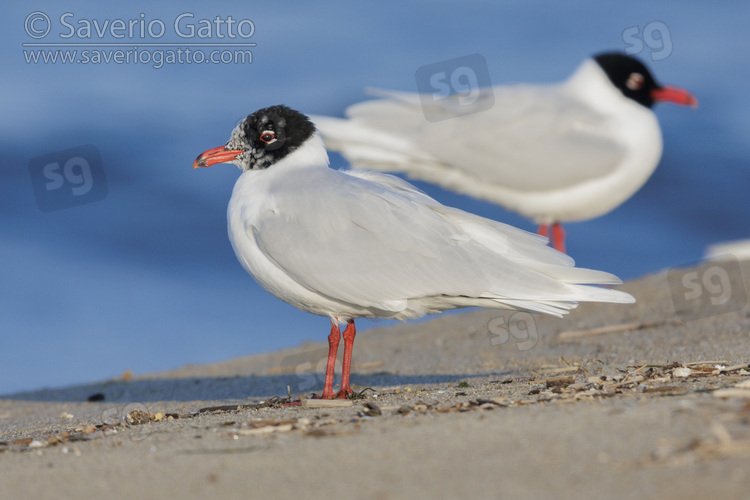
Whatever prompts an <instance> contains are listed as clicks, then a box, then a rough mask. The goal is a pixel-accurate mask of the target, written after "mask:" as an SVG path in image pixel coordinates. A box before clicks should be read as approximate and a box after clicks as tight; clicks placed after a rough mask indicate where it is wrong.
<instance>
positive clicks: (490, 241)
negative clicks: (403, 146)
mask: <svg viewBox="0 0 750 500" xmlns="http://www.w3.org/2000/svg"><path fill="white" fill-rule="evenodd" d="M228 222H229V237H230V240H231V241H232V246H233V247H234V250H235V253H236V254H237V257H238V259H239V260H240V262H241V263H242V265H243V266H244V267H245V269H246V270H247V271H248V272H249V273H250V274H251V275H252V276H253V277H254V278H255V279H256V280H257V281H258V283H260V285H261V286H263V287H264V288H265V289H266V290H268V291H269V292H270V293H272V294H273V295H275V296H276V297H279V298H280V299H282V300H285V301H286V302H288V303H290V304H292V305H293V306H295V307H297V308H299V309H301V310H303V311H307V312H311V313H313V314H319V315H324V316H329V317H331V318H334V319H336V320H338V321H343V320H345V319H349V318H356V317H381V318H396V319H406V318H415V317H419V316H422V315H424V314H429V313H434V312H439V311H442V310H445V309H453V308H456V307H469V306H480V307H495V308H521V309H526V310H530V311H537V312H544V313H549V314H555V315H561V314H562V313H564V312H566V311H567V310H569V309H572V308H573V307H575V305H576V302H578V301H605V302H623V303H628V302H633V299H632V297H630V296H629V295H627V294H624V293H622V292H618V291H613V290H607V289H602V288H594V287H588V286H582V285H578V284H576V283H601V284H604V283H606V284H614V283H619V280H618V279H617V278H616V277H614V276H612V275H610V274H607V273H604V272H599V271H591V270H586V269H577V268H574V267H572V266H573V260H572V259H570V258H569V257H567V256H565V255H564V254H561V253H559V252H557V251H555V250H552V249H550V248H548V247H547V246H546V245H545V242H546V241H545V239H544V238H541V237H539V236H537V235H534V234H530V233H527V232H525V231H521V230H518V229H515V228H513V227H510V226H507V225H504V224H500V223H498V222H494V221H491V220H488V219H484V218H481V217H478V216H475V215H471V214H469V213H466V212H462V211H460V210H457V209H453V208H449V207H446V206H443V205H441V204H439V203H438V202H437V201H435V200H433V199H432V198H430V197H429V196H427V195H426V194H424V193H423V192H421V191H419V190H417V189H416V188H414V187H413V186H411V185H410V184H408V183H406V182H404V181H402V180H400V179H398V178H396V177H393V176H388V175H383V174H378V173H374V172H367V171H361V172H348V171H336V170H333V169H330V168H329V167H328V161H327V155H326V152H325V148H324V146H323V143H322V142H321V140H320V138H319V137H318V136H317V135H315V136H313V137H312V138H311V139H309V140H308V141H307V142H306V143H305V144H304V145H303V146H302V147H301V148H300V149H299V150H297V151H295V152H294V153H292V154H290V155H289V156H287V157H285V158H284V159H282V160H280V161H279V162H277V163H276V164H274V165H273V166H272V167H270V168H267V169H264V170H247V171H245V172H243V174H242V175H241V176H240V179H239V180H238V181H237V184H236V185H235V188H234V191H233V193H232V198H231V200H230V202H229V208H228Z"/></svg>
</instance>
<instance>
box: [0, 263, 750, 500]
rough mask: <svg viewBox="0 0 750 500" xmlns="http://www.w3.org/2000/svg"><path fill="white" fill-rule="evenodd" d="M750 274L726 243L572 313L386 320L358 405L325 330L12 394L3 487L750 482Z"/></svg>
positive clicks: (165, 489) (608, 494)
mask: <svg viewBox="0 0 750 500" xmlns="http://www.w3.org/2000/svg"><path fill="white" fill-rule="evenodd" d="M749 278H750V266H748V265H745V266H743V267H740V265H739V264H738V263H737V262H736V261H727V262H715V263H706V264H704V265H702V266H701V267H699V268H690V269H672V270H669V271H665V272H661V273H657V274H654V275H650V276H646V277H644V278H642V279H639V280H636V281H633V282H629V283H626V284H625V285H623V286H622V287H621V288H622V289H623V290H625V291H627V292H629V293H631V294H633V295H634V296H635V297H636V298H637V299H638V302H637V303H636V304H634V305H632V306H618V305H609V304H604V305H603V304H583V305H581V306H580V307H579V308H578V309H577V310H575V311H573V313H571V314H570V315H569V316H568V317H566V318H564V319H562V320H560V319H556V318H551V317H541V316H538V315H533V316H532V315H528V314H525V313H518V312H513V311H501V312H498V311H490V310H473V311H469V312H465V313H462V314H452V315H444V316H441V317H433V318H428V319H426V320H423V321H415V322H410V323H405V324H402V325H397V326H395V327H388V328H374V329H371V330H367V331H366V332H363V333H361V334H360V335H359V336H358V337H357V340H356V344H355V345H356V347H355V351H354V367H353V373H352V382H353V385H354V386H355V389H357V390H360V391H361V396H360V397H358V398H356V399H353V400H350V401H343V402H341V404H343V405H344V406H329V407H322V408H319V407H316V406H317V404H318V401H315V400H311V399H309V396H310V395H311V394H312V393H313V392H319V391H320V390H321V389H322V373H321V371H322V367H323V366H324V363H325V355H326V352H327V346H326V344H324V343H323V342H321V343H316V344H306V345H302V346H299V347H297V348H294V349H287V350H283V351H278V352H273V353H268V354H263V355H256V356H250V357H244V358H238V359H233V360H230V361H227V362H224V363H219V364H214V365H205V366H186V367H184V368H182V369H179V370H175V371H170V372H162V373H154V374H147V375H140V374H136V375H132V374H129V373H126V374H123V377H122V378H120V379H117V380H109V381H104V382H95V383H91V384H88V385H84V386H75V387H66V388H59V389H45V390H39V391H34V392H26V393H21V394H13V395H5V396H2V397H1V398H0V464H1V470H2V473H0V477H2V482H3V495H2V496H3V498H59V497H60V496H61V492H64V493H65V496H67V497H70V498H73V497H75V498H83V499H87V498H104V497H107V498H207V497H214V498H261V497H263V498H292V497H295V498H344V497H355V496H356V497H357V498H373V499H388V498H407V497H408V498H459V497H472V498H553V497H554V498H578V499H588V498H592V499H593V498H639V499H640V498H661V499H671V498H705V497H707V496H709V495H710V496H711V497H714V498H722V499H732V498H745V497H746V495H747V491H748V490H749V489H750V424H749V422H750V368H749V367H748V364H749V363H750V310H749V309H748V307H747V303H748V301H747V293H748V292H747V288H746V286H745V284H746V283H750V279H749ZM324 325H325V321H324V320H321V340H324V336H323V334H324V333H325V332H324ZM363 325H364V323H363ZM189 341H190V340H189V339H185V342H189ZM238 351H239V347H238ZM288 394H290V395H291V399H292V400H294V401H296V400H299V399H300V396H302V400H301V403H302V404H298V405H284V404H282V403H284V402H286V401H288V399H287V398H288ZM306 397H307V398H306Z"/></svg>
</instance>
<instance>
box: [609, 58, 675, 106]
mask: <svg viewBox="0 0 750 500" xmlns="http://www.w3.org/2000/svg"><path fill="white" fill-rule="evenodd" d="M594 60H595V61H596V62H597V63H598V64H599V66H601V68H602V69H603V70H604V72H605V73H606V74H607V76H608V77H609V80H610V81H611V82H612V85H614V86H615V87H617V88H618V89H619V90H620V92H622V93H623V95H625V97H629V98H630V99H633V100H634V101H635V102H638V103H640V104H642V105H644V106H646V107H647V108H650V107H651V106H653V105H654V100H655V99H654V97H653V96H652V95H651V91H652V90H654V89H659V88H661V86H660V85H659V84H658V83H656V80H654V77H653V76H651V72H649V70H648V68H647V67H646V66H645V65H644V64H643V63H642V62H641V61H639V60H638V59H636V58H634V57H630V56H628V55H625V54H621V53H619V52H608V53H605V54H599V55H597V56H594Z"/></svg>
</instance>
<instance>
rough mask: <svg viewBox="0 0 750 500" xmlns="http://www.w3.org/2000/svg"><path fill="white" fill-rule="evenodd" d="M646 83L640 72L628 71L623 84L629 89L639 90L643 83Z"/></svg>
mask: <svg viewBox="0 0 750 500" xmlns="http://www.w3.org/2000/svg"><path fill="white" fill-rule="evenodd" d="M644 83H646V79H645V78H643V75H642V74H640V73H630V76H629V77H628V80H627V81H626V82H625V86H626V87H627V88H629V89H630V90H640V89H641V87H643V84H644Z"/></svg>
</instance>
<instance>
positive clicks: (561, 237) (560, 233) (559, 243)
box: [552, 222, 565, 253]
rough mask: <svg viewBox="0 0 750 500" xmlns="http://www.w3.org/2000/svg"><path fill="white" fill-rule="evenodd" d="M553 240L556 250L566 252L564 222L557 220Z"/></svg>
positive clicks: (553, 228) (554, 225) (553, 229)
mask: <svg viewBox="0 0 750 500" xmlns="http://www.w3.org/2000/svg"><path fill="white" fill-rule="evenodd" d="M552 242H553V243H554V245H555V249H556V250H559V251H560V252H562V253H565V229H563V227H562V224H560V223H559V222H555V223H554V224H553V225H552Z"/></svg>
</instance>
